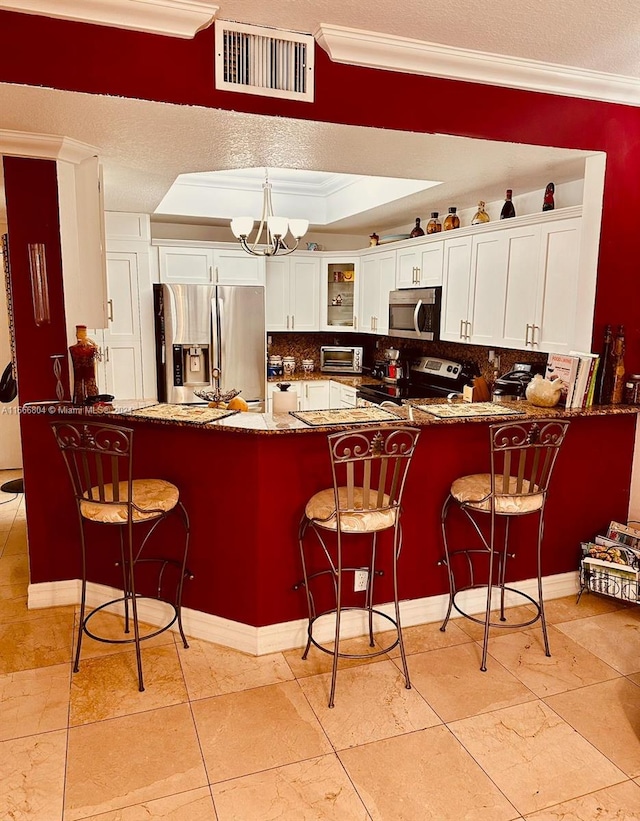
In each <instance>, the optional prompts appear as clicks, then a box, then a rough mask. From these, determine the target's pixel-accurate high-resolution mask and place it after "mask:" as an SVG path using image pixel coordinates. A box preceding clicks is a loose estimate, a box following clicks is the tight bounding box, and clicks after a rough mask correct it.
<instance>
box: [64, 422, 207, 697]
mask: <svg viewBox="0 0 640 821" xmlns="http://www.w3.org/2000/svg"><path fill="white" fill-rule="evenodd" d="M51 426H52V428H53V432H54V435H55V438H56V441H57V443H58V446H59V448H60V450H61V452H62V455H63V457H64V461H65V464H66V466H67V470H68V472H69V476H70V478H71V482H72V485H73V492H74V496H75V500H76V507H77V510H78V521H79V525H80V544H81V549H82V597H81V602H80V621H79V625H78V639H77V644H76V652H75V662H74V667H73V671H74V673H77V672H78V669H79V664H80V649H81V645H82V636H83V634H84V633H86V634H87V635H88V636H90V637H91V638H92V639H95V640H96V641H102V642H106V643H113V644H135V650H136V662H137V667H138V686H139V689H140V691H143V690H144V681H143V677H142V655H141V652H140V642H141V641H143V640H145V639H149V638H152V637H153V636H157V635H159V634H160V633H163V632H164V631H165V630H168V629H169V628H170V627H172V625H173V624H174V623H176V622H177V625H178V630H179V632H180V636H181V638H182V643H183V645H184V646H185V647H188V646H189V645H188V643H187V638H186V636H185V634H184V630H183V627H182V612H181V607H182V588H183V584H184V580H185V579H186V578H193V577H192V575H191V573H190V571H189V570H188V569H187V566H186V563H187V551H188V548H189V517H188V515H187V511H186V510H185V508H184V505H183V504H182V502H181V501H180V497H179V491H178V488H177V487H176V486H175V485H173V484H171V482H167V481H166V480H164V479H134V478H133V429H132V428H126V427H120V426H118V425H111V424H105V423H102V422H73V423H71V422H52V423H51ZM173 512H176V513H178V514H179V516H180V519H181V521H182V524H183V526H184V533H185V537H184V546H183V547H182V548H180V549H179V550H178V552H177V557H176V556H171V557H165V556H155V555H154V556H150V555H147V554H146V548H147V546H148V543H149V540H150V539H151V537H152V536H153V535H154V534H155V533H156V531H157V529H158V526H159V525H160V523H161V522H163V521H165V519H167V517H168V516H170V515H171V514H172V513H173ZM98 525H107V526H111V527H115V528H116V529H117V531H118V534H119V537H120V561H119V563H120V565H121V568H122V585H123V595H122V596H121V597H119V598H116V599H112V600H110V601H107V602H104V603H103V604H101V605H100V606H98V607H96V608H94V609H93V610H92V611H91V612H90V613H89V614H88V615H85V613H86V606H87V605H86V599H87V558H88V555H87V554H88V545H87V542H88V539H87V536H88V533H89V529H90V528H91V527H94V526H98ZM154 541H155V540H154ZM117 563H118V562H117ZM143 564H144V565H145V566H149V567H155V569H156V571H157V573H155V574H154V575H153V578H154V583H153V587H154V594H155V595H153V596H152V595H143V594H142V593H140V592H138V589H137V584H136V582H137V573H136V571H137V570H139V568H140V566H141V565H143ZM170 576H173V582H174V583H175V592H174V593H173V594H172V595H169V592H168V588H169V577H170ZM141 598H152V599H154V600H158V601H162V602H165V603H166V604H167V605H169V607H170V608H171V612H170V618H169V620H168V621H167V622H165V623H164V624H163V625H162V626H160V627H159V628H158V629H157V630H154V631H153V632H150V633H146V634H145V635H143V636H141V635H140V629H139V623H138V601H139V599H141ZM119 603H122V604H123V608H124V633H125V634H128V633H130V621H131V622H132V623H133V637H132V638H122V639H117V638H105V637H103V636H99V635H96V634H95V633H93V632H92V631H91V630H90V628H89V624H90V620H91V619H92V617H93V616H94V615H95V614H96V613H98V612H100V611H101V610H104V609H105V608H107V607H110V606H112V605H116V604H119ZM129 608H131V617H129Z"/></svg>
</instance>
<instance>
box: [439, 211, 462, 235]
mask: <svg viewBox="0 0 640 821" xmlns="http://www.w3.org/2000/svg"><path fill="white" fill-rule="evenodd" d="M456 211H457V209H456V208H454V207H451V208H450V209H449V213H448V214H447V216H446V217H445V218H444V223H443V226H442V227H443V229H444V230H445V231H451V230H452V229H453V228H460V217H459V216H458V215H457V214H456Z"/></svg>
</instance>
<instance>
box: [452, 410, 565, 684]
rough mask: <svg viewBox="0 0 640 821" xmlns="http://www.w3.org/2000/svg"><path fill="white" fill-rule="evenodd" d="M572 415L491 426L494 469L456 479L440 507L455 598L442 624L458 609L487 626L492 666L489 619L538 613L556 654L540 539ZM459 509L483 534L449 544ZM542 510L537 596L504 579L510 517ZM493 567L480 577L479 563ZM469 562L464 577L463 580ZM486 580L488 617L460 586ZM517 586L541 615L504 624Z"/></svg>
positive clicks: (480, 585) (474, 585)
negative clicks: (467, 601) (495, 612)
mask: <svg viewBox="0 0 640 821" xmlns="http://www.w3.org/2000/svg"><path fill="white" fill-rule="evenodd" d="M568 427H569V422H563V421H560V420H552V419H539V420H537V421H523V422H507V423H502V424H495V425H490V426H489V441H490V450H491V473H479V474H474V475H471V476H463V477H461V478H459V479H456V480H455V481H454V482H453V484H452V485H451V491H450V493H449V495H448V497H447V499H446V501H445V503H444V506H443V508H442V539H443V542H444V556H445V557H444V560H442V561H441V562H440V564H444V565H445V566H446V568H447V573H448V576H449V591H450V592H449V605H448V609H447V614H446V616H445V619H444V622H443V624H442V627H441V628H440V629H441V630H442V631H443V632H444V631H445V630H446V627H447V624H448V622H449V618H450V617H451V612H452V610H456V611H457V612H458V613H460V615H462V616H465V617H466V618H468V619H470V620H471V621H474V622H476V623H477V624H482V625H483V626H484V640H483V645H482V662H481V665H480V669H481V670H482V671H486V669H487V647H488V643H489V630H490V628H491V627H503V628H505V627H506V628H516V629H519V628H522V627H528V626H529V625H531V624H534V623H535V622H537V621H540V623H541V626H542V636H543V639H544V648H545V654H546V655H547V656H550V655H551V652H550V649H549V637H548V635H547V623H546V619H545V615H544V601H543V595H542V540H543V535H544V512H545V505H546V502H547V498H548V492H549V482H550V480H551V474H552V473H553V468H554V465H555V462H556V458H557V456H558V452H559V449H560V446H561V445H562V443H563V441H564V438H565V435H566V432H567V428H568ZM452 507H456V508H458V509H459V510H461V511H462V512H463V513H464V514H465V516H466V517H467V519H468V520H469V522H470V523H471V525H472V527H473V530H474V531H475V533H476V534H477V536H478V540H479V545H478V546H477V547H465V548H461V549H457V550H451V549H450V547H449V541H448V538H447V527H446V525H447V517H448V514H449V512H450V510H451V509H452ZM530 515H536V516H537V517H538V528H537V541H536V561H537V581H538V596H537V599H534V598H533V597H531V596H529V595H527V594H526V593H524V592H522V591H521V590H516V589H515V588H513V587H509V586H507V584H506V567H507V559H509V558H513V556H514V555H515V554H514V553H510V552H509V550H510V549H511V547H510V545H509V522H510V520H511V519H512V518H516V517H522V516H530ZM483 517H484V518H485V519H486V518H488V525H489V526H488V535H487V534H486V533H485V531H483V529H482V528H481V520H482V519H483ZM501 519H504V536H503V539H502V540H501V544H499V543H498V542H499V540H498V536H497V532H496V531H497V529H498V521H499V520H501ZM479 564H482V566H483V568H484V567H487V568H488V569H487V570H486V576H484V577H483V579H482V581H476V578H477V576H478V575H479V573H478V572H477V568H476V565H479ZM463 570H464V578H465V582H464V583H459V579H460V577H461V576H462V573H463ZM484 588H486V610H485V613H484V617H483V618H481V619H480V618H476V617H475V616H472V615H470V614H469V613H468V612H466V610H465V609H464V608H463V606H462V605H461V604H460V601H459V598H460V594H463V593H464V592H465V591H470V590H478V589H480V590H482V589H484ZM506 591H508V592H510V593H513V594H516V595H518V596H520V597H522V598H523V599H524V601H525V602H529V603H531V604H533V605H534V606H535V608H536V612H535V615H534V616H533V617H532V618H531V619H529V620H528V621H525V622H519V623H509V624H506V623H505V622H506V617H505V612H504V611H505V592H506ZM494 593H497V595H498V597H499V609H500V610H499V612H500V617H499V619H500V620H499V621H497V622H494V621H491V609H492V602H493V599H494Z"/></svg>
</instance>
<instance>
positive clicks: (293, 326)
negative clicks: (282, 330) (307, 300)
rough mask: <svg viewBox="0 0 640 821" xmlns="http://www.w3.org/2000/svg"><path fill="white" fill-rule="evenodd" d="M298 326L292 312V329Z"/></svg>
mask: <svg viewBox="0 0 640 821" xmlns="http://www.w3.org/2000/svg"><path fill="white" fill-rule="evenodd" d="M295 327H296V318H295V316H294V315H293V314H291V330H292V331H293V330H295Z"/></svg>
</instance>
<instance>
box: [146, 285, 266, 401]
mask: <svg viewBox="0 0 640 821" xmlns="http://www.w3.org/2000/svg"><path fill="white" fill-rule="evenodd" d="M153 287H154V310H155V318H156V362H157V368H158V400H159V401H160V402H171V403H194V402H202V401H203V400H202V399H199V398H198V397H197V396H196V395H195V393H194V391H196V390H212V389H213V388H214V386H215V384H216V376H217V377H218V381H217V384H219V387H220V390H221V391H222V392H225V391H229V390H232V389H236V390H239V391H240V392H241V396H242V397H243V399H245V400H246V401H247V402H249V403H256V405H255V407H256V408H257V406H258V404H257V403H262V404H264V401H265V397H266V337H265V301H264V288H263V287H260V286H253V285H182V284H179V283H171V284H165V285H154V286H153Z"/></svg>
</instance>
